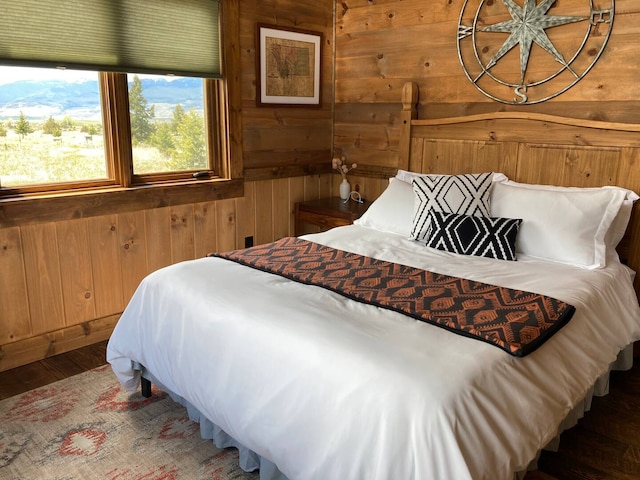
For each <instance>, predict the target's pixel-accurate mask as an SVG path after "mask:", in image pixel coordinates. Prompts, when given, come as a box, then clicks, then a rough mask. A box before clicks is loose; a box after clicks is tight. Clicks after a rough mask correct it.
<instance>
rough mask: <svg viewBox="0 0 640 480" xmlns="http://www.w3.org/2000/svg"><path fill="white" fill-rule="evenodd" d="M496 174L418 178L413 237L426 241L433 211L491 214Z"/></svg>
mask: <svg viewBox="0 0 640 480" xmlns="http://www.w3.org/2000/svg"><path fill="white" fill-rule="evenodd" d="M492 179H493V173H492V172H489V173H478V174H468V175H426V176H422V177H417V178H414V180H413V183H412V184H413V192H414V195H415V202H416V205H415V207H414V216H413V228H412V230H411V234H410V235H409V238H411V239H413V240H418V241H425V240H426V239H427V238H428V237H427V235H428V232H429V225H430V224H429V213H430V212H431V211H432V210H433V211H437V212H444V213H456V214H459V215H473V216H477V217H489V215H490V214H489V212H490V204H489V202H490V196H491V187H492V186H493V183H492Z"/></svg>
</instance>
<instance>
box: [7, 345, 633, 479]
mask: <svg viewBox="0 0 640 480" xmlns="http://www.w3.org/2000/svg"><path fill="white" fill-rule="evenodd" d="M106 346H107V342H106V341H105V342H100V343H97V344H95V345H91V346H88V347H84V348H81V349H78V350H74V351H73V352H69V353H66V354H63V355H57V356H55V357H50V358H47V359H46V360H42V361H39V362H35V363H32V364H29V365H25V366H23V367H18V368H14V369H12V370H8V371H6V372H0V400H2V399H5V398H9V397H11V396H14V395H18V394H19V393H23V392H26V391H28V390H32V389H34V388H38V387H42V386H44V385H47V384H49V383H52V382H55V381H57V380H61V379H63V378H66V377H69V376H71V375H76V374H78V373H81V372H84V371H86V370H90V369H92V368H95V367H99V366H100V365H104V364H105V354H106ZM639 479H640V358H636V364H635V366H634V367H633V369H631V370H629V371H627V372H613V373H612V375H611V386H610V393H609V395H607V396H606V397H602V398H598V397H596V398H594V399H593V404H592V406H591V411H589V412H588V413H587V414H586V416H585V417H584V418H583V419H582V420H580V422H579V423H578V425H577V426H576V427H574V428H572V429H570V430H568V431H566V432H564V434H563V435H562V441H561V442H560V450H559V451H558V452H557V453H553V452H543V453H542V456H541V458H540V461H539V470H538V471H536V472H530V473H528V474H527V475H526V477H525V480H639Z"/></svg>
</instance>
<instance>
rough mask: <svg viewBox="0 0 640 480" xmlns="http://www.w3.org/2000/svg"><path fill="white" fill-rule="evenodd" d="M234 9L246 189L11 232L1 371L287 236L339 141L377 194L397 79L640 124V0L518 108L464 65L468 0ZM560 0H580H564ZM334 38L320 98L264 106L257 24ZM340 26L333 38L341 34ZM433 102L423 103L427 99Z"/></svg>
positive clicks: (445, 102) (3, 233) (0, 244)
mask: <svg viewBox="0 0 640 480" xmlns="http://www.w3.org/2000/svg"><path fill="white" fill-rule="evenodd" d="M223 1H225V2H230V3H234V4H236V5H238V6H239V11H240V19H239V22H240V39H239V43H238V45H239V51H238V52H237V55H238V56H239V61H238V64H239V65H240V68H239V70H240V71H238V72H227V73H228V74H231V75H239V76H240V77H239V81H240V82H239V83H240V84H241V92H240V97H241V101H240V106H239V107H236V108H240V109H241V112H240V116H241V119H242V126H241V128H240V130H241V131H240V132H238V131H236V130H237V128H236V127H234V131H233V132H231V134H232V135H234V136H235V137H241V138H242V145H243V147H242V151H243V157H244V167H245V168H244V176H245V180H246V181H245V185H244V195H243V196H242V197H239V198H234V199H227V200H220V201H211V202H204V203H192V204H185V205H180V206H172V207H166V208H158V209H151V210H140V211H133V212H126V213H117V212H114V213H113V214H106V215H100V216H96V217H91V218H83V219H73V220H65V221H61V222H46V221H43V222H41V223H32V224H29V225H17V226H10V227H6V228H0V371H1V370H5V369H7V368H11V367H13V366H17V365H20V364H22V363H26V362H29V361H33V360H36V359H39V358H43V357H45V356H48V355H52V354H55V353H59V352H62V351H65V350H68V349H71V348H76V347H78V346H81V345H86V344H90V343H92V342H94V341H96V340H101V339H104V338H108V336H109V334H110V332H111V329H112V328H113V325H114V324H115V322H116V321H117V318H118V316H119V313H120V312H121V311H122V308H123V307H124V305H125V304H126V303H127V301H128V299H129V297H130V295H131V293H132V291H133V289H134V288H135V286H136V285H137V283H138V282H139V280H140V279H141V278H142V277H143V276H144V275H145V274H146V273H148V272H150V271H153V270H154V269H156V268H158V267H160V266H163V265H166V264H169V263H172V262H175V261H178V260H183V259H188V258H194V257H197V256H201V255H203V254H204V253H205V252H208V251H211V250H226V249H230V248H238V247H242V246H244V239H245V237H247V236H253V237H254V241H255V243H264V242H268V241H271V240H273V239H276V238H278V237H281V236H284V235H287V234H292V233H293V227H292V212H293V204H294V203H295V202H296V201H298V200H302V199H311V198H319V197H321V196H326V195H330V194H331V193H332V192H333V191H336V188H337V185H338V183H339V176H338V175H336V174H334V173H331V170H330V159H331V154H332V151H333V149H334V147H337V148H338V149H341V151H342V152H343V153H344V154H345V155H346V156H347V161H348V162H349V163H353V162H356V163H358V168H357V170H356V171H354V172H353V174H350V175H349V177H350V180H351V183H352V185H353V186H354V187H356V186H357V187H358V188H359V189H360V191H361V193H362V194H363V196H365V197H366V198H375V197H376V196H377V195H378V194H379V193H380V192H381V191H382V189H383V188H384V186H385V183H386V180H385V179H386V177H389V176H392V175H394V174H395V172H396V169H397V166H398V144H399V143H398V140H399V125H398V124H399V117H400V108H401V104H400V98H401V91H402V87H403V85H404V83H405V82H406V81H409V80H411V81H414V82H416V83H418V85H419V87H420V91H421V96H420V98H421V100H420V101H421V105H420V108H419V110H420V112H419V113H420V116H421V117H425V116H435V117H439V116H450V115H462V114H468V113H480V112H487V111H496V110H502V109H506V108H513V109H517V108H520V109H530V110H531V111H539V112H543V113H556V114H563V113H565V114H567V112H569V113H571V115H572V116H576V117H579V118H580V117H582V118H596V119H600V120H609V121H618V122H639V114H638V112H639V111H640V108H639V107H640V98H639V96H638V94H637V93H636V92H637V89H636V85H637V75H638V64H639V63H640V60H639V57H640V53H638V52H640V48H639V47H640V36H639V35H638V33H639V30H640V27H638V25H640V21H639V20H640V3H639V2H637V0H618V1H617V2H616V19H615V25H614V30H613V35H612V37H611V39H610V41H609V45H608V46H607V50H606V51H605V53H604V55H603V56H602V57H601V59H600V60H599V61H598V63H597V65H596V67H595V68H594V69H593V70H592V71H591V72H590V73H589V75H588V76H587V77H586V78H585V79H583V80H582V81H580V82H579V83H578V84H577V85H576V86H575V87H573V88H572V89H571V90H570V91H569V92H567V93H565V94H563V95H562V96H560V97H558V98H556V99H554V100H551V101H549V102H545V103H544V104H541V105H537V106H532V107H507V106H505V105H502V104H497V103H495V102H493V101H491V100H489V99H488V98H487V97H485V96H484V95H482V94H481V93H480V92H478V91H477V90H476V89H475V87H474V86H473V85H471V84H470V82H469V81H468V80H467V79H466V77H465V76H464V74H463V72H462V69H461V67H460V65H459V62H458V57H457V52H456V30H457V22H458V16H459V14H460V9H461V8H462V5H463V3H464V2H463V0H446V1H445V0H437V1H436V0H434V1H425V0H375V1H371V0H340V1H338V0H335V1H331V0H242V1H240V0H223ZM562 2H563V5H564V4H567V3H569V4H570V3H572V2H573V3H576V4H580V5H582V4H583V3H585V2H584V0H562ZM258 22H260V23H267V24H276V25H281V26H292V27H298V28H303V29H308V30H315V31H321V32H323V34H324V47H325V48H324V49H323V65H324V68H323V72H322V95H323V104H322V106H321V108H319V109H310V108H258V107H256V104H255V95H256V91H255V90H256V89H255V83H256V68H255V61H256V58H255V49H256V42H255V32H256V23H258ZM334 38H335V44H334ZM427 104H428V109H426V108H425V106H426V105H427Z"/></svg>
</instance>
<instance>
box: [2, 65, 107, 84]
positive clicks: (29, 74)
mask: <svg viewBox="0 0 640 480" xmlns="http://www.w3.org/2000/svg"><path fill="white" fill-rule="evenodd" d="M34 73H37V75H38V76H37V79H38V80H57V79H60V80H67V81H69V79H70V77H71V78H72V79H73V80H77V81H80V80H95V79H97V74H96V72H88V71H80V70H73V71H72V70H68V71H65V70H58V69H56V68H28V67H3V66H0V85H4V84H6V83H13V82H17V81H20V80H33V79H34V78H33V77H34Z"/></svg>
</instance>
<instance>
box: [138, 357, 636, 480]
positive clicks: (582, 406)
mask: <svg viewBox="0 0 640 480" xmlns="http://www.w3.org/2000/svg"><path fill="white" fill-rule="evenodd" d="M632 367H633V344H631V345H628V346H627V347H626V348H625V349H623V350H621V351H620V353H619V354H618V358H617V359H616V360H615V361H614V362H613V363H612V364H611V365H610V366H609V370H608V371H607V372H605V373H604V374H603V375H602V376H601V377H600V378H599V379H598V380H596V382H595V383H594V384H593V385H592V386H591V388H590V389H589V390H588V391H587V392H586V395H585V396H584V397H583V399H582V400H581V401H579V402H578V403H577V404H576V406H575V407H574V408H573V409H572V410H571V412H570V413H569V415H567V417H566V418H565V419H564V420H563V421H562V423H561V424H560V426H559V427H558V434H557V435H556V437H555V438H553V439H552V440H551V441H550V442H549V443H548V444H547V446H546V447H544V448H543V449H542V450H551V451H557V450H558V447H559V445H560V434H561V433H562V432H563V431H565V430H567V429H569V428H571V427H573V426H575V425H576V424H577V423H578V421H579V420H580V419H581V418H582V417H584V414H585V413H586V412H588V411H589V410H590V409H591V400H592V399H593V397H594V396H596V397H603V396H605V395H607V394H608V393H609V374H610V372H611V371H612V370H629V369H630V368H632ZM135 368H136V370H139V371H140V372H141V376H142V377H144V378H146V379H147V380H149V381H151V383H153V384H155V385H156V386H157V387H158V388H160V389H161V390H163V391H165V392H167V394H169V396H171V398H172V399H173V401H175V402H176V403H179V404H180V405H182V406H184V407H185V408H186V409H187V413H188V415H189V418H190V419H191V420H192V421H194V422H197V423H199V424H200V435H201V436H202V438H204V439H207V440H212V441H213V443H214V444H215V446H216V447H218V448H229V447H234V448H236V449H237V450H238V456H239V465H240V468H241V469H242V470H244V471H245V472H254V471H256V470H259V472H260V480H288V479H287V477H286V476H285V475H284V474H283V473H282V472H280V470H278V467H277V466H276V465H275V464H274V463H273V462H271V461H270V460H268V459H266V458H264V457H261V456H260V455H258V454H257V453H255V452H253V451H251V450H250V449H248V448H246V447H244V446H243V445H242V444H241V443H240V442H238V441H237V440H235V439H234V438H233V437H231V436H230V435H228V434H227V433H226V432H225V431H224V430H222V429H221V428H220V427H218V426H217V425H216V424H214V423H213V422H211V421H210V420H209V419H208V418H206V417H205V416H204V415H202V413H200V411H199V410H198V409H197V408H195V407H194V406H193V405H191V403H189V402H188V401H187V400H185V399H184V398H182V397H181V396H179V395H177V394H175V393H174V392H172V391H170V390H169V389H167V388H166V387H164V386H163V385H162V383H160V382H158V381H157V379H156V378H155V377H154V376H153V374H151V373H150V372H148V371H146V369H145V368H144V367H143V366H141V365H137V366H136V367H135ZM539 455H540V452H538V455H537V456H536V458H535V459H534V460H533V461H532V462H531V463H530V464H529V466H528V467H527V468H526V469H525V470H523V471H521V472H518V473H516V474H515V475H514V480H523V479H524V477H525V475H526V473H527V471H531V470H536V469H537V461H538V457H539Z"/></svg>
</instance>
